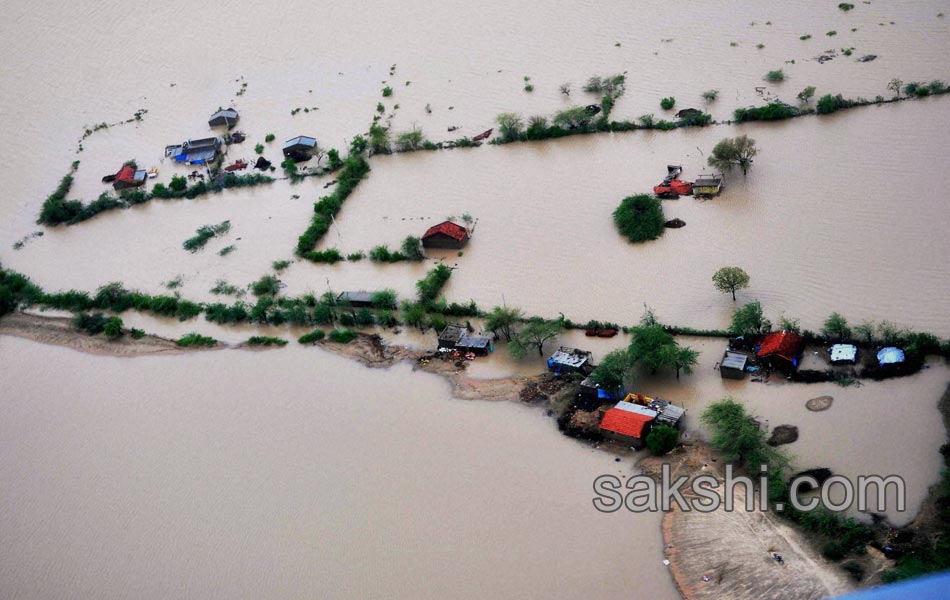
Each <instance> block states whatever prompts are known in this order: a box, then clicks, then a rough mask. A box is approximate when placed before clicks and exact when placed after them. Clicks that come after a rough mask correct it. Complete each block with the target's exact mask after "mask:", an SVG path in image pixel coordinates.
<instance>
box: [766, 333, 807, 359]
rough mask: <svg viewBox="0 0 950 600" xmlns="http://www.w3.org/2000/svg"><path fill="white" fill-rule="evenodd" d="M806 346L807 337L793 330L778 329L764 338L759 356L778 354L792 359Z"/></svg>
mask: <svg viewBox="0 0 950 600" xmlns="http://www.w3.org/2000/svg"><path fill="white" fill-rule="evenodd" d="M804 346H805V339H804V338H802V336H800V335H798V334H797V333H795V332H793V331H776V332H775V333H770V334H767V335H765V336H764V337H763V338H762V341H761V342H760V344H759V351H758V352H757V353H756V354H757V355H758V356H762V357H766V356H772V355H773V354H774V355H778V356H781V357H782V358H784V359H786V360H792V359H794V358H795V357H796V356H798V355H799V354H801V351H802V349H803V348H804Z"/></svg>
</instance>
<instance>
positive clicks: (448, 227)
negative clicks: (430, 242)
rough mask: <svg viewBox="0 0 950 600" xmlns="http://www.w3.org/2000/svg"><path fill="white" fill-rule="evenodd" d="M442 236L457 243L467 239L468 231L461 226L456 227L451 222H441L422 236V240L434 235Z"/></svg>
mask: <svg viewBox="0 0 950 600" xmlns="http://www.w3.org/2000/svg"><path fill="white" fill-rule="evenodd" d="M439 233H441V234H444V235H447V236H449V237H450V238H452V239H454V240H458V241H460V242H461V241H462V240H464V239H465V238H467V237H468V229H465V228H464V227H462V226H461V225H457V224H455V223H453V222H452V221H442V222H441V223H439V224H438V225H433V226H432V227H430V228H429V229H427V230H426V232H425V233H424V234H423V235H422V239H426V238H428V237H432V236H434V235H436V234H439Z"/></svg>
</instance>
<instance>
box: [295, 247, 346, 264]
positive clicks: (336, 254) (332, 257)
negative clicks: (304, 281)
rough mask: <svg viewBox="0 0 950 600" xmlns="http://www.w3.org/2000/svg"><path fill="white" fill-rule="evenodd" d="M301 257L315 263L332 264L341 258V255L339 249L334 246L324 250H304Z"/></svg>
mask: <svg viewBox="0 0 950 600" xmlns="http://www.w3.org/2000/svg"><path fill="white" fill-rule="evenodd" d="M303 257H304V258H306V259H307V260H309V261H310V262H315V263H329V264H333V263H337V262H340V261H341V260H343V255H342V254H340V251H339V250H337V249H336V248H327V249H326V250H319V251H318V250H314V251H311V252H306V253H304V254H303Z"/></svg>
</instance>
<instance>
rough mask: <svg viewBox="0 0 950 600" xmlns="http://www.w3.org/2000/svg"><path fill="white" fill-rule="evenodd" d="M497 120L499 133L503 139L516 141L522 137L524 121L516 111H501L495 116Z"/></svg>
mask: <svg viewBox="0 0 950 600" xmlns="http://www.w3.org/2000/svg"><path fill="white" fill-rule="evenodd" d="M495 122H496V123H498V133H499V134H500V135H501V139H502V141H505V142H514V141H517V140H518V139H520V138H521V128H522V127H523V126H524V123H523V122H522V121H521V117H520V116H518V115H516V114H515V113H501V114H500V115H498V116H497V117H495Z"/></svg>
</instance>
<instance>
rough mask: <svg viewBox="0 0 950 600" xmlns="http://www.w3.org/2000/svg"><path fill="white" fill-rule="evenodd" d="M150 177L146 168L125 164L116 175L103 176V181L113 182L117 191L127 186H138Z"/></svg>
mask: <svg viewBox="0 0 950 600" xmlns="http://www.w3.org/2000/svg"><path fill="white" fill-rule="evenodd" d="M146 179H148V172H147V171H146V170H145V169H136V168H135V167H133V166H132V165H123V167H122V168H121V169H119V172H118V173H116V174H115V175H106V176H105V177H103V178H102V183H111V184H112V187H113V189H115V190H116V191H118V190H124V189H127V188H132V187H138V186H140V185H142V184H143V183H145V180H146Z"/></svg>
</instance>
